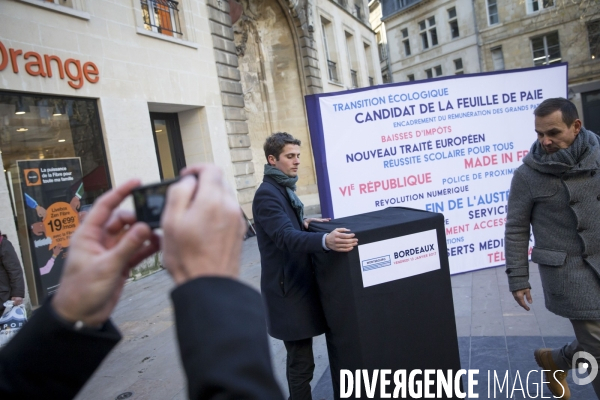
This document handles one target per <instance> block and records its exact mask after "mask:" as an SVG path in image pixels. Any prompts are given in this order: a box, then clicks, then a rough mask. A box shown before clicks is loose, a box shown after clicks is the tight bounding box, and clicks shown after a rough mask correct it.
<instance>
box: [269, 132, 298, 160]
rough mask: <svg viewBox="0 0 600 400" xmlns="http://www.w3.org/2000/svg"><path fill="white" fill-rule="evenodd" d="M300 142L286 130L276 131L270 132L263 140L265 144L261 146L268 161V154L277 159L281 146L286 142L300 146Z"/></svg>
mask: <svg viewBox="0 0 600 400" xmlns="http://www.w3.org/2000/svg"><path fill="white" fill-rule="evenodd" d="M300 143H301V142H300V140H298V139H295V138H294V137H293V136H292V135H290V134H289V133H287V132H277V133H274V134H272V135H271V136H269V137H268V138H267V140H265V145H264V146H263V149H264V150H265V157H266V158H267V162H269V156H274V157H275V159H276V160H279V155H280V154H281V153H282V152H283V148H284V147H285V145H286V144H295V145H297V146H300Z"/></svg>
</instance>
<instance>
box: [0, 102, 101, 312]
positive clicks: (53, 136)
mask: <svg viewBox="0 0 600 400" xmlns="http://www.w3.org/2000/svg"><path fill="white" fill-rule="evenodd" d="M0 157H1V159H2V163H3V167H4V174H5V177H6V182H7V185H8V192H9V196H8V197H9V198H10V202H11V206H12V207H11V208H12V212H13V215H14V219H15V222H16V225H17V233H18V236H19V242H20V244H21V249H22V255H23V263H24V267H25V273H26V276H27V281H28V284H29V285H30V291H31V293H32V296H33V297H34V302H35V303H40V302H41V301H43V298H44V297H46V296H47V295H48V294H50V293H52V292H53V291H54V290H56V287H58V281H59V279H60V274H61V270H62V265H63V264H64V256H66V254H67V252H68V242H62V240H63V239H64V238H65V237H68V236H64V235H69V234H70V232H72V230H74V229H75V228H76V226H77V225H78V223H79V220H80V218H82V216H83V214H84V213H85V210H87V209H88V208H89V207H91V206H92V204H93V202H94V201H95V200H96V199H97V198H98V197H99V196H100V195H101V194H102V193H104V192H106V191H107V190H108V189H109V188H110V178H109V172H108V168H107V161H106V153H105V150H104V140H103V135H102V130H101V128H100V118H99V114H98V107H97V103H96V100H88V99H81V98H67V97H50V96H43V95H22V94H16V93H11V92H0ZM65 232H66V233H65ZM61 235H63V236H62V237H61ZM57 245H60V247H57ZM51 259H52V260H51ZM50 261H52V262H50ZM34 289H35V290H34Z"/></svg>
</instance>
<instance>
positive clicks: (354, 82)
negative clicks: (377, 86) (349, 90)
mask: <svg viewBox="0 0 600 400" xmlns="http://www.w3.org/2000/svg"><path fill="white" fill-rule="evenodd" d="M350 76H351V77H352V87H358V74H357V73H356V71H355V70H353V69H351V70H350Z"/></svg>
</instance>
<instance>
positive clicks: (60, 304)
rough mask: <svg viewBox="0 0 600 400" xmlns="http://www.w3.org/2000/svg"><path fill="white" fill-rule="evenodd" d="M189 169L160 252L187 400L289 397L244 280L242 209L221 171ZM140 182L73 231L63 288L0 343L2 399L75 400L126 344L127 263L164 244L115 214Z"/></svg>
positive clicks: (177, 188) (176, 192)
mask: <svg viewBox="0 0 600 400" xmlns="http://www.w3.org/2000/svg"><path fill="white" fill-rule="evenodd" d="M182 174H183V175H186V176H185V177H184V178H182V179H181V181H180V182H178V183H176V184H173V185H172V186H171V188H170V189H169V193H168V195H167V205H166V208H165V213H164V218H163V223H162V227H163V230H164V238H163V243H162V249H163V260H164V263H165V266H166V268H167V269H168V270H169V273H170V274H171V275H172V277H173V280H174V281H175V284H176V285H177V287H176V288H175V289H174V290H173V292H172V293H171V298H172V300H173V305H174V309H175V321H176V326H177V337H178V342H179V349H180V356H181V359H182V363H183V367H184V369H185V372H186V376H187V380H188V381H187V386H188V394H189V398H190V399H192V400H195V399H223V400H225V399H256V400H263V399H275V400H277V399H281V398H282V395H281V391H280V389H279V386H278V385H277V382H276V381H275V378H274V376H273V371H272V367H271V359H270V357H269V344H268V340H267V332H266V329H265V316H264V311H263V309H262V304H261V299H260V295H259V294H258V293H257V292H256V291H255V290H253V289H251V288H249V287H247V286H245V285H243V284H241V283H240V282H238V281H237V280H236V277H237V275H238V270H239V257H240V253H241V247H242V236H243V233H244V230H245V224H244V222H243V220H242V218H241V210H240V207H239V204H238V203H237V200H236V199H235V197H234V195H233V194H232V193H231V191H230V190H229V189H228V188H226V187H225V185H224V183H223V177H222V175H221V173H220V171H219V170H218V169H217V168H216V167H214V166H209V165H200V166H195V167H192V168H188V169H187V170H184V171H182ZM195 175H198V176H199V178H196V177H195ZM139 184H140V182H139V181H135V180H133V181H129V182H128V183H126V184H124V185H122V186H120V187H118V188H116V189H114V190H112V191H110V192H108V193H106V194H104V195H103V196H102V197H100V198H99V199H98V200H97V201H96V202H95V204H94V207H93V208H92V210H91V211H90V213H89V215H88V216H87V218H86V219H85V221H84V222H83V223H82V224H81V225H80V227H79V228H78V230H77V232H75V234H74V235H73V237H72V238H71V246H70V251H69V256H68V258H67V260H66V263H65V270H64V274H63V276H62V279H61V285H60V287H59V289H58V291H57V293H56V294H55V295H54V296H53V297H51V298H50V300H48V301H47V302H46V303H45V304H44V305H42V306H41V307H40V308H39V309H38V310H37V311H35V313H34V314H33V316H32V318H31V319H30V321H29V322H28V323H26V324H25V325H24V326H23V328H22V329H21V330H20V331H19V333H18V334H17V335H16V336H15V337H14V338H13V339H12V340H11V341H10V342H9V343H8V344H7V345H6V346H5V347H4V348H3V349H2V350H0V399H2V400H17V399H18V400H37V399H61V400H68V399H72V398H73V397H75V395H76V394H77V392H78V391H79V390H80V389H81V387H82V386H83V385H84V384H85V382H86V381H87V379H88V378H89V377H90V376H91V375H92V373H93V372H94V370H95V369H96V368H97V367H98V366H99V365H100V363H101V362H102V360H103V359H104V357H106V355H107V354H108V353H109V352H110V350H111V349H112V348H113V347H114V346H115V345H116V344H117V342H118V341H119V340H120V338H121V335H120V334H119V332H118V330H117V329H116V327H115V326H114V325H113V324H112V323H111V321H110V319H109V316H110V314H111V312H112V310H113V309H114V307H115V305H116V304H117V301H118V299H119V295H120V293H121V291H122V290H123V285H124V283H125V281H126V279H127V277H128V275H129V271H130V270H131V268H133V267H134V266H135V265H136V264H137V263H138V262H140V261H141V260H143V259H144V258H146V257H148V256H149V255H151V254H152V253H154V252H155V251H156V250H158V243H157V237H156V236H155V235H154V234H153V233H152V232H151V230H150V228H149V227H148V225H146V224H145V223H140V222H137V223H136V220H135V215H134V214H133V213H130V212H126V211H124V210H116V209H117V207H118V206H119V204H120V203H121V202H122V201H123V200H124V199H125V198H126V197H127V196H128V195H129V194H130V193H131V190H132V189H133V188H134V187H135V186H138V185H139ZM207 227H208V229H210V235H207V234H206V229H207Z"/></svg>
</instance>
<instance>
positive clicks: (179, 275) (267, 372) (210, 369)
mask: <svg viewBox="0 0 600 400" xmlns="http://www.w3.org/2000/svg"><path fill="white" fill-rule="evenodd" d="M183 174H184V175H188V174H189V175H191V176H188V177H184V178H183V179H182V180H181V181H180V182H179V183H176V184H173V185H172V186H171V187H170V188H169V192H168V194H167V205H166V207H165V211H164V214H163V218H162V226H163V229H164V239H163V250H164V253H163V256H164V262H165V266H166V268H167V269H168V270H169V272H170V273H171V275H172V276H173V279H174V280H175V282H176V283H177V284H178V285H179V286H178V287H177V288H176V289H175V290H174V291H173V293H172V295H171V296H172V299H173V304H174V306H175V320H176V325H177V336H178V339H179V347H180V355H181V358H182V361H183V365H184V368H185V371H186V375H187V378H188V390H189V398H190V399H209V398H219V399H239V398H244V399H281V398H282V395H281V392H280V390H279V387H278V385H277V383H276V381H275V378H274V376H273V371H272V367H271V359H270V356H269V345H268V341H267V331H266V323H265V316H264V311H263V308H262V302H261V299H260V295H259V294H258V293H257V292H256V291H255V290H253V289H250V288H248V287H246V286H245V285H243V284H241V283H239V282H238V281H237V280H236V278H237V275H238V271H239V262H240V260H239V259H240V253H241V247H242V237H243V235H244V232H245V229H246V226H245V223H244V221H243V220H242V214H241V210H240V207H239V204H238V203H237V201H236V199H235V196H234V195H233V193H231V192H230V191H229V190H228V188H227V187H226V186H225V184H224V182H223V178H222V175H221V172H220V170H219V169H218V168H216V167H215V166H212V165H199V166H195V167H193V168H190V169H187V170H185V171H184V172H183ZM195 176H199V179H196V177H195Z"/></svg>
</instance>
